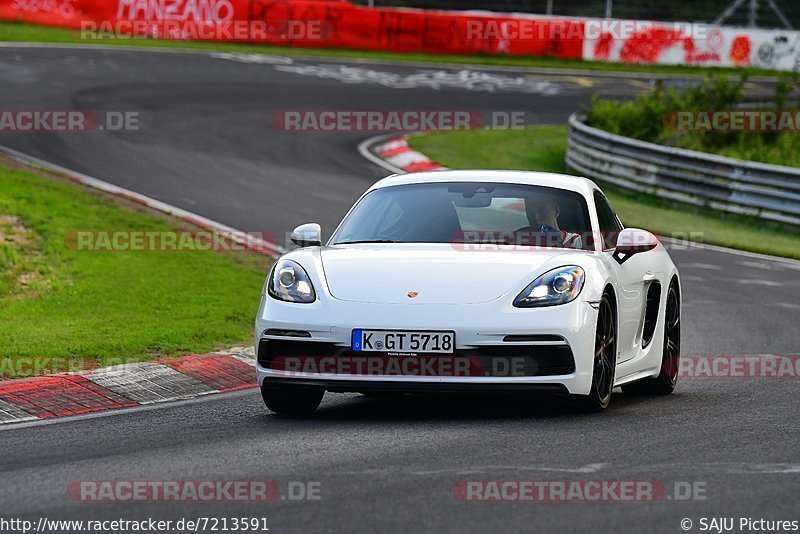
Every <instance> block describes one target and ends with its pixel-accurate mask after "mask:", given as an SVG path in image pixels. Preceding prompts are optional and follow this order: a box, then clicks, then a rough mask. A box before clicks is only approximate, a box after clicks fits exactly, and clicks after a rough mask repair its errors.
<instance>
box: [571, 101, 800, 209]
mask: <svg viewBox="0 0 800 534" xmlns="http://www.w3.org/2000/svg"><path fill="white" fill-rule="evenodd" d="M585 121H586V117H585V115H583V114H581V113H574V114H572V116H570V118H569V146H568V148H567V156H566V161H567V165H568V166H569V167H570V168H571V169H572V170H573V171H575V172H576V173H578V174H581V175H583V176H586V177H587V178H591V179H593V180H598V181H601V182H608V183H612V184H614V185H617V186H620V187H624V188H626V189H632V190H635V191H643V192H646V193H651V194H654V195H657V196H659V197H662V198H668V199H672V200H679V201H681V202H688V203H690V204H695V205H701V206H708V207H710V208H712V209H717V210H723V211H728V212H733V213H742V214H745V215H751V216H755V217H760V218H762V219H768V220H772V221H780V222H784V223H790V224H796V225H800V168H794V167H783V166H780V165H768V164H765V163H757V162H753V161H742V160H737V159H733V158H726V157H722V156H716V155H713V154H707V153H704V152H695V151H693V150H685V149H681V148H674V147H668V146H663V145H658V144H655V143H647V142H644V141H639V140H637V139H631V138H629V137H623V136H621V135H615V134H611V133H608V132H604V131H603V130H599V129H597V128H592V127H591V126H589V125H587V124H586V123H585Z"/></svg>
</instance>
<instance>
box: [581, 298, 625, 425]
mask: <svg viewBox="0 0 800 534" xmlns="http://www.w3.org/2000/svg"><path fill="white" fill-rule="evenodd" d="M593 362H594V364H593V371H592V389H591V390H590V391H589V394H588V395H585V396H582V397H581V407H582V408H583V410H584V411H586V412H602V411H603V410H605V409H606V408H607V407H608V405H609V403H610V402H611V392H612V390H613V389H614V375H615V371H616V366H617V315H616V311H615V310H614V304H613V300H612V298H611V295H610V294H609V293H608V292H606V293H604V294H603V298H602V299H600V306H599V307H598V310H597V328H596V331H595V340H594V360H593Z"/></svg>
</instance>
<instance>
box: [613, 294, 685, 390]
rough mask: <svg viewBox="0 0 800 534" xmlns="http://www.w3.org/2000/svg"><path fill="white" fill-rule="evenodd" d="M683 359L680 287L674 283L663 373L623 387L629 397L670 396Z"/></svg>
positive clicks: (666, 318) (667, 311) (666, 315)
mask: <svg viewBox="0 0 800 534" xmlns="http://www.w3.org/2000/svg"><path fill="white" fill-rule="evenodd" d="M680 357H681V300H680V294H679V292H678V285H677V284H676V283H675V282H672V283H671V284H670V285H669V291H667V304H666V308H665V311H664V345H663V351H662V355H661V372H660V373H659V375H658V376H657V377H655V378H646V379H644V380H640V381H638V382H634V383H632V384H626V385H624V386H622V391H623V392H624V393H625V394H628V395H669V394H670V393H672V392H673V391H675V385H676V384H677V383H678V366H679V364H680Z"/></svg>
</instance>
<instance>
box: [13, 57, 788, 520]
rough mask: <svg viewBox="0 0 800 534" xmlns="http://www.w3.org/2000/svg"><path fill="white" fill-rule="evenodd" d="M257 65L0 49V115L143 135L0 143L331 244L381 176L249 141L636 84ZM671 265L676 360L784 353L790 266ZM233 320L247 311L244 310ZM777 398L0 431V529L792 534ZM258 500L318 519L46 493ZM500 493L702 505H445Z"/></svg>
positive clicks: (133, 419)
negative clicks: (158, 524)
mask: <svg viewBox="0 0 800 534" xmlns="http://www.w3.org/2000/svg"><path fill="white" fill-rule="evenodd" d="M270 61H271V63H252V62H243V61H241V60H231V59H220V58H214V57H210V56H209V55H208V54H181V53H164V52H143V51H139V52H129V51H124V50H116V51H107V50H100V49H95V50H76V49H52V48H30V47H26V48H0V82H2V85H0V98H1V99H2V100H1V105H0V107H2V108H5V109H23V108H26V109H58V108H63V109H76V108H77V109H92V110H135V111H139V112H140V115H141V117H142V127H141V129H140V131H138V132H117V133H110V132H93V133H62V134H54V133H38V134H20V133H8V132H6V133H2V134H0V144H2V145H5V146H8V147H11V148H14V149H16V150H19V151H21V152H24V153H26V154H30V155H32V156H36V157H39V158H42V159H45V160H48V161H51V162H53V163H57V164H59V165H62V166H65V167H67V168H70V169H72V170H75V171H79V172H82V173H85V174H89V175H91V176H95V177H98V178H101V179H103V180H106V181H109V182H111V183H114V184H117V185H120V186H124V187H127V188H130V189H133V190H135V191H137V192H140V193H143V194H146V195H149V196H151V197H154V198H157V199H159V200H162V201H165V202H168V203H171V204H174V205H177V206H179V207H182V208H185V209H188V210H191V211H194V212H196V213H199V214H201V215H205V216H207V217H210V218H212V219H215V220H217V221H220V222H223V223H225V224H229V225H231V226H234V227H237V228H241V229H247V230H256V229H259V230H268V231H271V232H273V233H275V234H279V235H282V234H283V233H284V232H285V231H287V230H290V229H291V228H292V227H294V226H295V225H296V224H299V223H303V222H307V221H318V222H320V223H321V224H322V225H323V228H324V229H326V230H327V231H328V232H330V231H331V229H332V227H333V226H334V225H335V223H336V222H337V221H338V219H339V218H340V217H341V216H342V215H343V213H344V212H345V211H346V209H347V208H348V207H349V206H350V204H351V203H352V202H353V200H354V199H355V198H356V197H357V196H358V195H359V194H360V193H361V192H362V191H363V190H364V189H365V188H366V187H368V185H369V184H370V183H372V182H373V181H374V180H375V179H377V178H379V177H381V176H383V175H385V174H386V171H384V170H382V169H380V168H378V167H376V166H374V165H373V164H372V163H370V162H368V161H366V160H364V159H363V158H362V157H361V156H360V155H359V154H358V152H357V150H356V149H357V145H358V143H359V142H361V141H362V140H363V139H365V138H366V137H368V136H369V135H370V134H367V133H363V132H362V133H358V132H351V133H286V132H281V131H278V130H276V129H275V128H273V127H272V126H271V125H270V117H271V116H272V114H273V112H275V111H280V110H285V109H320V108H341V109H356V108H357V109H438V108H442V109H476V110H482V111H489V110H493V111H520V110H522V111H525V112H526V117H527V121H528V122H531V123H562V122H564V120H565V119H566V117H567V116H568V115H569V113H570V112H572V111H573V110H575V109H576V108H578V107H580V106H581V105H582V104H584V103H586V102H588V100H589V98H590V95H591V94H593V93H595V94H604V95H616V96H620V97H628V96H632V95H634V94H636V93H637V92H638V91H640V90H641V89H642V88H643V87H646V86H647V85H648V83H649V80H648V79H647V78H646V77H641V78H622V77H613V76H605V75H604V76H580V75H576V74H562V75H555V74H548V73H535V72H511V71H506V70H495V71H493V70H491V69H475V68H471V69H470V70H472V71H474V72H477V73H478V77H479V78H480V79H482V80H483V82H484V84H483V85H480V84H478V85H474V84H473V85H472V86H470V87H466V86H465V85H464V83H463V79H464V75H454V74H453V73H455V72H457V71H458V70H459V69H458V68H453V67H435V66H427V67H423V66H403V67H401V66H392V65H386V64H376V63H357V62H352V61H349V62H337V61H333V60H322V59H313V60H294V61H293V62H292V64H291V65H285V64H284V65H276V64H272V63H282V60H279V59H276V60H274V61H272V60H270ZM278 66H280V67H281V68H280V69H279V68H277V67H278ZM287 67H289V68H288V69H287ZM370 71H371V72H370ZM480 72H484V73H493V74H492V76H503V77H511V78H517V77H522V78H523V79H524V81H523V82H522V85H523V86H524V87H526V89H523V90H520V82H509V81H508V80H502V79H501V80H500V81H498V80H497V79H494V78H492V79H493V80H494V81H492V82H491V83H493V84H494V87H493V89H494V90H491V91H490V90H487V88H488V86H489V85H491V83H489V82H486V76H482V75H480ZM472 76H473V78H472V79H474V76H475V74H473V75H472ZM409 77H410V78H409ZM432 79H433V80H439V82H441V81H442V80H444V81H445V83H444V84H442V83H438V82H437V83H438V85H437V83H433V82H431V81H430V80H432ZM421 80H422V81H421ZM453 80H456V81H453ZM458 80H462V81H458ZM677 83H680V82H677ZM409 84H411V85H416V87H405V86H406V85H409ZM398 85H400V86H402V87H398ZM553 88H555V89H553ZM524 91H535V92H524ZM671 253H672V255H673V258H674V259H675V261H676V263H678V265H679V267H680V269H681V273H682V276H683V295H684V305H683V320H682V323H683V348H682V353H683V354H684V355H709V356H733V355H755V354H777V355H791V354H797V353H798V352H800V350H798V345H797V319H798V316H799V315H800V276H798V275H799V274H800V270H799V269H798V266H797V264H796V263H794V264H793V263H785V262H779V261H772V260H768V259H764V258H756V257H748V256H743V255H737V254H731V253H726V252H720V251H714V250H704V249H699V248H695V247H689V248H677V249H676V248H673V249H672V251H671ZM242 298H251V299H254V300H253V305H254V308H255V305H256V301H255V299H256V296H254V295H243V296H242ZM798 391H799V390H798V381H797V379H791V378H788V379H787V378H784V379H699V378H694V379H686V380H683V381H682V382H681V383H680V384H679V388H678V390H677V391H676V393H675V394H673V395H671V396H669V397H666V398H637V397H631V396H626V395H624V394H616V395H615V396H614V399H613V401H612V407H611V408H610V409H609V410H608V411H607V412H606V413H604V414H601V415H582V414H580V413H577V412H576V411H575V410H573V409H572V408H571V407H569V406H564V405H563V404H561V403H558V402H555V401H553V400H549V399H545V400H527V401H521V400H519V399H507V398H501V399H489V400H484V399H481V400H475V399H464V398H458V399H451V398H427V397H420V398H410V399H396V398H372V397H370V398H367V397H362V396H358V395H332V394H328V395H327V396H326V398H325V400H324V401H323V405H322V406H321V408H320V409H319V410H318V412H317V413H316V414H315V415H314V416H312V417H306V418H285V417H277V416H274V415H269V414H267V412H266V411H265V409H264V407H263V405H262V403H261V400H260V397H259V395H258V393H257V392H256V390H247V391H244V392H239V393H234V394H223V395H219V396H214V397H211V398H206V399H199V400H196V401H191V402H185V403H180V404H176V405H169V406H160V407H154V408H149V409H137V410H131V411H126V412H120V413H115V414H106V415H102V416H99V417H82V418H76V419H73V420H68V421H63V422H56V423H53V424H32V425H22V426H20V427H16V428H13V427H12V428H4V429H2V430H0V443H2V451H3V454H2V455H0V480H2V483H1V484H0V516H2V517H5V518H9V517H22V518H27V519H32V520H34V521H35V520H38V518H40V517H47V518H48V519H69V518H74V519H101V518H102V519H118V518H123V519H145V518H147V517H154V518H157V519H179V518H181V517H186V518H196V517H234V516H239V517H241V516H244V517H265V518H266V522H267V526H269V528H270V530H271V531H273V532H342V531H356V532H414V531H441V532H472V531H488V532H491V531H498V532H505V531H526V532H530V531H534V532H604V531H605V532H683V530H682V529H681V525H680V522H681V520H682V519H683V518H689V519H692V520H693V521H694V530H698V529H699V528H700V525H699V520H700V518H702V517H707V518H710V517H735V518H738V517H751V518H754V519H759V518H764V519H770V520H780V519H785V520H797V519H800V517H798V508H797V500H796V495H797V492H798V489H800V458H799V457H798V456H799V455H800V454H799V453H798V451H799V450H800V449H799V448H798V443H800V425H798V421H797V406H798V401H797V398H798V396H797V394H798ZM265 479H268V480H275V481H277V482H278V483H279V485H280V486H281V488H282V489H283V490H284V494H285V492H286V488H287V487H288V484H289V483H290V482H292V481H306V482H308V481H313V482H319V483H320V487H321V499H320V500H318V501H303V502H291V501H289V500H278V501H276V502H273V503H268V504H263V503H262V504H251V503H219V502H217V503H143V502H129V503H88V502H76V501H75V500H73V499H71V498H70V496H69V495H68V493H67V486H68V484H69V483H70V482H72V481H77V480H265ZM520 479H526V480H527V479H536V480H588V479H592V480H653V481H658V482H659V483H663V484H664V485H665V487H666V489H667V491H668V492H669V493H670V494H673V493H674V486H673V484H674V483H675V482H679V483H683V482H688V483H699V485H700V487H702V488H703V489H704V491H705V500H699V499H690V500H686V501H684V500H681V499H678V498H673V499H665V500H663V501H660V502H650V503H645V502H623V503H585V502H584V503H580V502H576V503H552V504H546V503H464V502H461V501H459V500H458V499H456V498H455V497H454V494H453V488H454V485H456V484H457V483H458V482H459V481H461V480H520ZM674 496H675V497H678V495H674ZM737 525H738V523H737Z"/></svg>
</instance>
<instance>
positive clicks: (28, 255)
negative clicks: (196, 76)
mask: <svg viewBox="0 0 800 534" xmlns="http://www.w3.org/2000/svg"><path fill="white" fill-rule="evenodd" d="M78 230H105V231H115V230H119V231H130V230H137V231H167V232H170V231H179V232H180V231H192V230H197V229H196V228H192V227H191V226H188V225H185V224H184V223H182V222H180V221H177V220H175V219H170V218H167V217H166V216H162V215H160V214H157V213H156V212H152V211H150V210H147V209H146V208H143V207H141V206H138V205H135V204H133V203H129V202H127V201H123V200H119V199H115V198H112V197H108V196H100V195H98V194H96V193H94V192H90V191H89V190H88V189H85V188H83V187H80V186H77V185H76V184H74V183H72V182H69V181H68V180H67V179H64V178H60V177H57V176H54V175H49V174H45V173H44V172H39V171H34V170H31V169H28V168H23V167H20V166H17V165H15V164H13V163H11V162H9V161H5V162H3V161H0V369H2V370H4V371H3V372H0V376H2V375H5V376H6V377H8V376H9V373H8V372H6V371H8V369H14V358H15V357H62V358H76V359H81V361H83V359H88V360H90V361H93V362H95V363H96V364H97V365H106V364H109V363H119V362H120V361H123V360H124V361H127V360H131V361H133V360H146V359H152V358H157V357H169V356H175V355H180V354H184V353H196V352H206V351H210V350H214V349H219V348H223V347H226V346H230V345H232V344H240V343H243V342H249V340H250V339H251V332H250V331H251V328H252V322H253V317H254V314H255V311H256V307H257V305H258V298H259V293H260V291H261V287H262V284H263V282H264V276H265V272H266V270H267V268H268V267H269V263H270V260H269V258H267V257H265V256H261V255H258V254H255V253H251V252H214V251H198V250H191V251H186V250H184V251H175V252H157V251H149V252H132V251H127V252H103V251H81V250H76V247H74V246H68V243H69V240H68V239H66V236H69V235H70V232H74V231H78ZM9 366H10V367H9Z"/></svg>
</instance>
